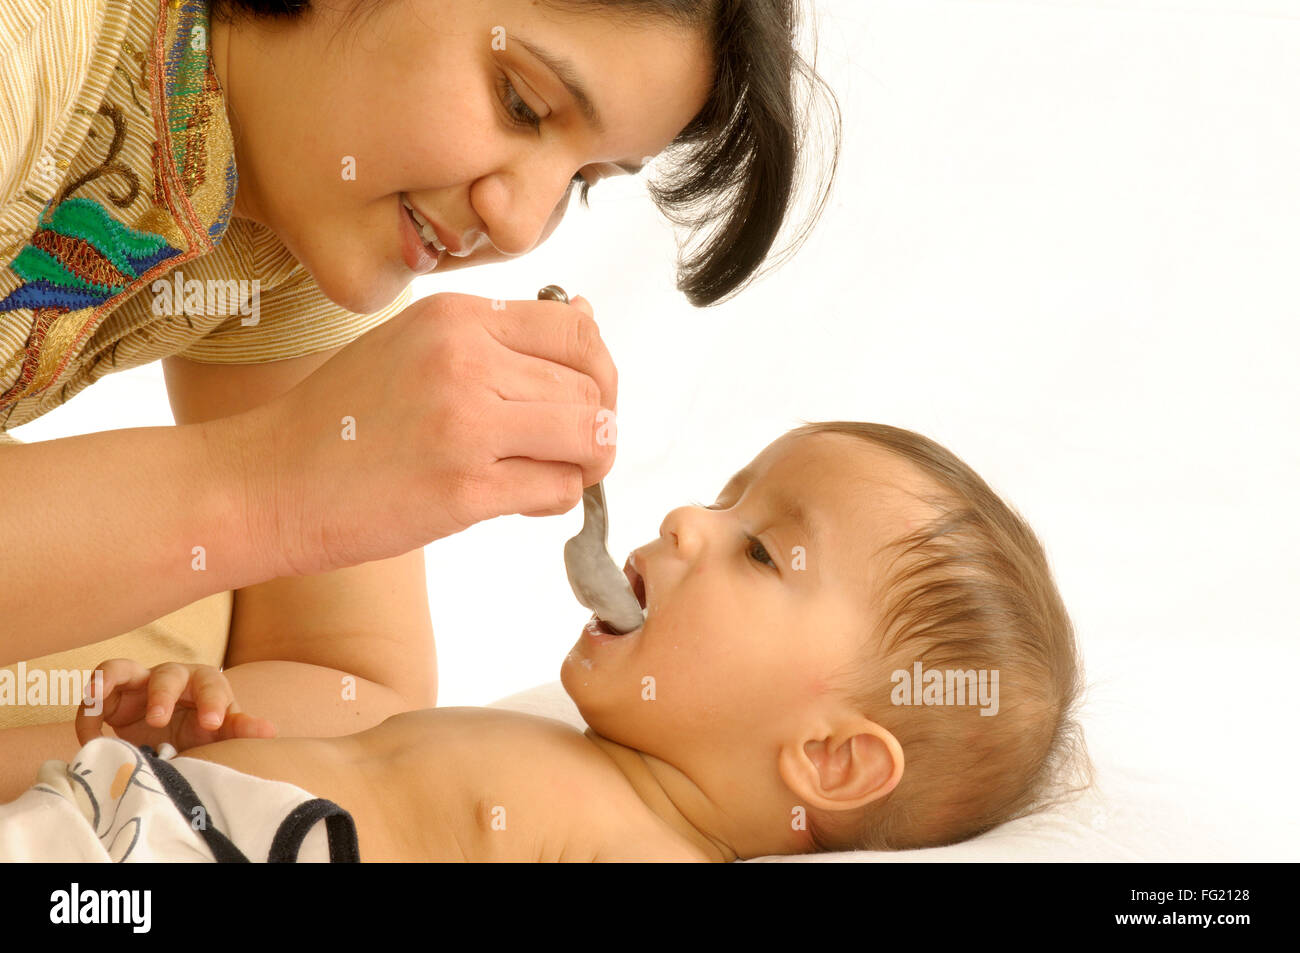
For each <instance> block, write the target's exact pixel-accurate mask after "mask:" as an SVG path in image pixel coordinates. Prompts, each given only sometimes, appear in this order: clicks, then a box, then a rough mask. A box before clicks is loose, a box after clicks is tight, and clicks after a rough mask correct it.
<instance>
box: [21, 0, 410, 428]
mask: <svg viewBox="0 0 1300 953" xmlns="http://www.w3.org/2000/svg"><path fill="white" fill-rule="evenodd" d="M208 26H209V24H208V0H3V3H0V442H4V439H5V437H4V433H3V431H5V430H9V429H12V428H14V427H18V426H21V425H22V424H24V423H27V422H28V421H31V420H34V419H35V418H37V417H39V416H41V415H42V414H44V413H45V412H47V411H49V410H51V409H53V408H54V407H57V406H58V405H60V404H61V403H63V402H65V401H66V400H68V399H70V398H71V397H72V396H74V395H75V394H76V393H77V392H78V391H80V390H82V389H83V388H85V387H87V386H89V385H90V384H92V383H94V382H95V381H96V380H98V379H99V378H100V377H103V376H104V375H105V374H111V373H113V372H114V371H117V370H123V369H125V368H129V367H135V366H137V365H140V364H147V363H149V362H152V361H155V360H158V359H159V358H162V357H165V356H167V355H171V354H179V355H181V356H183V357H187V358H189V359H191V360H195V361H203V362H208V363H258V362H262V361H274V360H281V359H283V358H289V357H297V356H300V355H303V354H311V353H313V352H316V351H322V350H326V349H328V348H332V347H337V346H340V345H343V344H346V343H348V342H350V341H352V340H355V339H356V338H357V337H359V336H360V335H361V334H363V333H364V332H365V331H367V330H369V329H371V328H373V327H375V326H376V325H378V324H381V323H382V322H384V321H385V320H387V319H388V318H389V317H391V316H392V315H394V314H396V313H397V312H399V311H401V310H402V309H403V308H405V307H406V306H407V305H408V304H409V303H410V289H409V288H408V289H407V290H406V291H404V292H403V294H402V295H401V296H400V297H399V298H398V299H397V300H396V301H394V302H393V303H392V304H391V305H389V306H388V307H387V308H385V309H384V310H382V311H379V312H377V313H375V314H369V315H361V314H355V313H353V312H351V311H348V310H346V309H344V308H342V307H340V306H339V305H337V304H335V303H334V302H332V301H330V300H329V299H328V298H326V297H325V295H324V294H323V293H322V292H321V290H320V289H319V287H318V286H317V285H316V283H315V281H314V280H313V279H312V278H311V276H310V275H309V274H308V273H307V271H306V270H305V269H304V268H303V267H302V265H301V264H299V263H298V262H297V260H296V259H294V258H293V257H292V256H291V255H290V254H289V252H288V250H287V249H286V248H285V247H284V245H283V244H282V243H281V242H280V241H279V240H278V239H277V238H276V237H275V235H274V233H273V232H271V231H270V230H269V229H268V228H266V227H265V226H262V225H259V224H256V223H254V222H250V221H248V220H246V219H234V220H233V221H232V220H231V218H230V212H231V209H232V208H233V205H234V195H235V190H236V187H237V180H238V176H237V172H236V169H235V162H234V150H233V144H232V140H231V133H230V126H229V124H228V121H227V116H226V109H225V100H224V94H223V92H222V90H221V87H220V84H219V82H218V81H217V77H216V73H215V71H214V70H213V69H212V66H211V60H210V57H209V53H208V49H209V45H208V43H207V36H208ZM254 281H256V282H257V284H256V285H254ZM254 287H256V288H257V295H258V297H257V309H256V311H254V310H253V307H252V305H253V300H254V299H253V297H252V290H253V288H254ZM195 289H197V290H198V293H197V296H196V294H195ZM175 292H180V293H179V294H177V293H175Z"/></svg>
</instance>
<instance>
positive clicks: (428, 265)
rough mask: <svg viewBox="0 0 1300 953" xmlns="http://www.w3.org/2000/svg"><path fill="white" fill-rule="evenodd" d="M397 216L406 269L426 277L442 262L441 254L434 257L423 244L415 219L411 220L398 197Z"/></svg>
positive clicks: (430, 250) (431, 251) (400, 198)
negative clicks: (416, 228)
mask: <svg viewBox="0 0 1300 953" xmlns="http://www.w3.org/2000/svg"><path fill="white" fill-rule="evenodd" d="M397 214H398V217H399V218H400V219H401V224H400V226H399V228H400V229H401V240H402V258H403V259H404V260H405V261H406V267H407V268H410V269H411V271H413V272H415V273H416V274H417V275H427V274H428V273H429V272H431V271H433V270H434V269H435V268H437V267H438V262H440V261H441V260H442V253H441V252H440V253H438V254H436V255H435V254H434V252H433V250H432V249H431V248H430V247H429V246H428V245H426V244H425V243H424V239H422V238H421V237H420V233H419V232H417V231H416V230H415V219H413V218H411V213H410V212H408V211H407V210H406V206H404V205H403V204H402V197H401V196H400V195H399V196H398V197H397Z"/></svg>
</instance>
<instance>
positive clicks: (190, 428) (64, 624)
mask: <svg viewBox="0 0 1300 953" xmlns="http://www.w3.org/2000/svg"><path fill="white" fill-rule="evenodd" d="M257 461H258V448H257V446H256V443H255V438H254V431H253V429H252V428H251V427H249V426H247V420H246V418H245V415H238V416H235V417H226V418H223V419H221V420H214V421H209V422H206V423H201V424H183V425H179V426H170V427H136V428H131V429H127V430H110V431H105V432H101V433H93V434H84V435H80V436H76V437H65V438H63V439H60V440H49V441H45V442H41V443H31V444H17V445H13V446H8V445H6V446H4V447H0V664H11V663H13V662H16V661H19V660H21V659H30V658H34V657H38V656H41V655H46V654H49V653H51V652H57V651H62V650H64V649H69V648H74V647H77V646H80V645H87V644H90V643H93V642H98V641H101V640H103V639H107V638H112V637H113V636H116V635H120V634H122V633H123V632H128V631H130V630H131V629H134V628H137V627H139V626H142V625H144V624H145V623H148V622H151V621H153V620H154V619H157V618H159V617H161V616H164V615H166V614H167V613H169V612H172V611H174V610H176V609H178V608H180V607H182V606H185V605H188V604H189V603H191V602H194V601H196V600H198V599H201V598H203V597H204V596H208V595H211V594H212V593H214V592H222V591H224V590H227V589H235V588H239V587H241V586H246V585H252V584H254V583H257V582H262V581H264V580H266V579H270V578H274V577H275V576H276V575H278V574H279V571H280V569H279V566H277V565H276V562H275V552H274V547H272V546H269V545H267V543H266V539H267V533H266V531H265V529H264V527H265V526H266V525H267V524H268V520H269V519H270V518H272V516H273V514H271V513H270V505H269V502H268V501H269V493H268V492H267V490H266V487H265V485H264V480H265V478H264V477H263V473H264V472H266V468H264V467H259V466H258V463H257Z"/></svg>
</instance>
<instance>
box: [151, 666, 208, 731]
mask: <svg viewBox="0 0 1300 953" xmlns="http://www.w3.org/2000/svg"><path fill="white" fill-rule="evenodd" d="M195 675H197V673H195ZM190 678H191V675H190V670H189V668H188V667H186V666H184V665H182V664H180V663H179V662H164V663H163V664H162V665H157V666H155V667H154V668H153V671H152V673H151V675H150V677H149V701H148V710H147V711H146V712H145V716H144V720H145V724H148V725H152V726H153V727H154V728H161V727H162V726H163V725H165V724H167V723H168V722H169V721H171V720H172V713H173V712H174V711H175V710H176V703H177V702H178V701H180V700H181V698H183V697H185V694H186V690H187V689H188V688H189V684H190Z"/></svg>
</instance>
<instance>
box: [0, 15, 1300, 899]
mask: <svg viewBox="0 0 1300 953" xmlns="http://www.w3.org/2000/svg"><path fill="white" fill-rule="evenodd" d="M1298 18H1300V2H1282V0H1273V2H1254V3H1247V2H1229V0H1216V2H1209V0H1205V2H1197V3H1175V2H1155V0H1149V2H1106V3H1066V2H1024V3H993V2H974V0H952V2H933V0H931V2H926V0H894V2H864V0H818V2H817V25H818V33H819V40H820V43H819V54H818V61H817V66H818V68H819V70H820V71H821V72H822V74H823V75H824V76H825V77H826V78H827V79H828V80H829V82H830V84H831V86H832V88H833V89H834V90H835V92H836V94H837V96H838V98H839V101H840V105H841V108H842V110H843V118H844V143H843V153H842V157H841V162H840V174H839V178H838V182H837V185H836V190H835V193H834V197H833V200H832V204H831V205H830V207H829V208H828V210H827V213H826V215H825V217H824V219H823V220H822V222H821V224H820V226H819V227H818V229H817V230H816V232H815V233H814V235H813V237H812V239H811V240H810V241H809V242H808V243H807V244H806V245H805V246H804V247H803V249H802V250H801V251H800V253H799V254H798V255H797V256H796V257H795V258H794V259H793V260H792V261H791V262H790V263H789V264H787V265H786V266H785V267H783V268H782V269H780V270H778V271H776V272H774V273H772V274H771V275H770V276H769V277H768V278H767V279H766V280H764V281H763V282H761V283H760V284H758V285H756V286H754V287H752V288H751V289H750V290H748V291H747V292H745V293H744V294H742V295H741V296H740V297H739V298H738V299H737V300H735V301H733V302H731V303H729V304H727V305H725V306H722V307H718V308H713V309H705V310H695V309H692V308H691V307H690V306H689V305H688V304H687V303H686V302H685V300H684V299H683V298H682V297H681V296H680V295H679V294H678V293H677V292H675V291H674V290H673V282H674V272H673V267H672V264H673V259H674V252H675V249H674V238H673V234H672V232H671V230H670V228H669V226H668V225H667V224H666V223H665V222H663V221H662V220H661V219H660V218H659V217H658V215H657V213H656V212H655V211H654V209H653V207H652V206H651V205H650V203H649V201H648V200H647V199H646V198H645V197H644V191H643V185H642V184H641V183H640V182H639V181H638V180H625V181H618V180H611V181H608V182H604V183H602V184H601V185H599V186H598V187H597V188H596V189H594V190H593V192H592V196H591V200H592V210H591V211H590V212H587V211H584V210H583V209H581V207H580V206H578V204H577V202H576V200H575V201H574V204H573V207H572V210H571V211H570V213H569V216H568V218H567V220H566V221H565V223H564V224H563V225H562V226H561V228H560V229H559V231H557V232H556V234H555V235H554V236H553V237H552V238H551V240H550V241H549V242H548V243H547V244H546V245H545V246H544V247H543V248H541V249H540V250H538V251H537V252H535V253H534V254H532V255H530V256H528V257H526V258H523V259H521V260H518V261H516V262H513V263H510V264H508V265H498V266H490V267H485V268H479V269H475V270H472V271H460V272H456V273H453V274H448V275H446V276H441V277H440V276H437V275H432V276H429V277H428V278H425V279H421V281H420V283H419V285H418V286H417V289H416V292H417V294H420V295H422V294H428V293H434V292H437V291H460V292H468V293H475V294H481V295H484V296H488V297H504V298H514V297H532V296H533V295H534V294H535V292H536V289H537V288H539V287H540V286H542V285H544V284H548V283H551V282H555V283H558V284H561V285H563V286H564V287H565V288H566V289H568V291H569V292H570V293H571V294H576V293H581V294H583V295H585V296H586V297H588V298H589V299H590V300H591V301H592V302H593V303H594V305H595V307H596V309H597V318H598V320H599V321H600V325H601V329H602V332H603V334H604V336H605V339H606V341H607V342H608V344H609V347H610V349H611V351H612V353H613V355H614V358H615V360H616V361H617V363H618V366H619V372H620V380H621V389H620V394H619V405H620V418H619V456H618V462H617V464H616V466H615V469H614V471H613V472H612V474H611V475H610V477H609V478H608V479H607V481H606V488H607V491H608V494H609V500H610V506H611V516H612V529H611V539H610V548H611V550H612V552H613V553H614V554H615V556H616V557H617V559H618V560H619V562H620V563H621V562H622V559H623V558H624V556H625V554H626V553H627V552H628V550H629V549H631V548H633V547H635V546H637V545H640V544H641V543H643V542H645V541H647V540H648V539H650V538H652V537H653V535H654V534H656V533H657V532H658V528H659V524H660V521H661V520H662V518H663V516H664V514H665V513H667V512H668V511H669V510H670V509H672V508H673V507H675V506H678V505H682V504H684V503H688V502H691V501H698V502H705V503H708V502H712V500H713V498H714V495H715V494H716V493H717V491H718V490H719V489H720V488H721V486H722V484H723V483H724V482H725V480H726V479H727V478H728V477H729V476H730V475H731V474H732V473H733V472H734V471H735V470H737V469H739V468H740V467H741V466H743V465H744V464H745V463H746V462H747V461H748V460H749V459H750V458H751V457H752V456H753V455H754V454H755V453H757V452H758V451H759V450H760V449H761V448H762V447H763V446H764V445H765V444H766V443H768V442H769V441H770V440H772V439H774V438H775V437H776V436H777V435H779V434H780V433H782V432H784V431H785V430H787V429H788V428H790V427H792V426H796V425H798V424H799V423H800V422H801V421H802V420H804V419H807V420H817V419H840V418H844V419H861V420H871V421H879V422H883V423H889V424H894V425H897V426H902V427H907V428H910V429H914V430H917V431H920V432H922V433H925V434H926V435H928V436H930V437H932V438H934V439H936V440H938V441H939V442H941V443H943V444H945V445H947V446H948V447H950V448H951V449H952V450H954V451H955V452H956V453H957V454H958V455H959V456H961V457H963V458H964V459H965V460H966V461H967V462H968V463H970V464H971V465H972V466H973V467H974V468H975V469H976V470H977V471H979V472H980V473H981V474H982V475H983V476H984V477H985V478H986V479H987V480H988V481H989V482H990V483H991V484H992V485H993V486H994V488H995V489H997V490H999V491H1000V492H1001V493H1002V494H1003V495H1004V497H1005V498H1006V499H1007V500H1008V501H1009V502H1011V503H1012V504H1013V505H1014V506H1016V507H1017V508H1018V509H1019V510H1020V511H1021V512H1022V513H1023V514H1024V515H1025V516H1026V517H1027V518H1028V520H1029V522H1030V523H1031V525H1032V526H1033V527H1034V528H1035V529H1036V531H1037V532H1038V533H1039V535H1040V536H1041V537H1042V538H1043V540H1044V541H1045V543H1046V545H1047V548H1048V553H1049V557H1050V558H1051V560H1052V563H1053V566H1054V569H1055V572H1056V576H1057V580H1058V583H1059V586H1060V588H1061V591H1062V593H1063V595H1064V598H1065V601H1066V604H1067V605H1068V606H1069V608H1070V610H1071V614H1072V617H1073V619H1074V622H1075V624H1076V627H1077V631H1078V636H1079V639H1080V642H1081V645H1082V648H1083V652H1084V655H1085V658H1086V663H1087V669H1088V676H1089V681H1090V685H1091V687H1090V692H1089V697H1088V703H1087V707H1086V708H1085V712H1084V721H1085V725H1086V726H1087V729H1088V739H1089V744H1090V746H1091V748H1092V752H1093V756H1094V758H1095V759H1097V760H1099V761H1101V762H1103V763H1111V762H1116V763H1122V764H1124V765H1125V766H1126V767H1127V768H1128V769H1130V770H1131V771H1133V772H1136V774H1137V775H1138V776H1140V777H1145V778H1147V779H1149V780H1150V781H1152V782H1153V783H1157V782H1158V783H1166V784H1167V783H1177V784H1179V785H1181V786H1182V789H1184V790H1186V791H1187V792H1188V798H1189V802H1188V803H1190V802H1191V800H1192V799H1200V798H1201V797H1202V796H1204V798H1205V799H1208V800H1206V801H1205V803H1206V804H1210V805H1212V806H1211V807H1208V808H1205V809H1202V810H1199V812H1190V813H1189V815H1188V820H1189V821H1190V822H1191V823H1195V824H1200V825H1206V824H1208V825H1217V829H1218V832H1219V833H1220V834H1221V835H1222V836H1225V837H1228V838H1229V839H1230V840H1231V841H1233V842H1234V843H1239V844H1241V845H1242V852H1243V853H1242V856H1243V857H1245V856H1261V855H1264V854H1267V855H1269V856H1279V857H1286V858H1289V859H1293V860H1294V859H1297V856H1300V850H1298V849H1297V845H1298V844H1300V838H1297V836H1296V827H1295V826H1294V823H1295V822H1294V821H1292V820H1290V818H1289V817H1288V816H1287V814H1288V812H1289V809H1290V808H1289V804H1290V802H1291V801H1292V799H1293V792H1294V790H1295V789H1296V785H1297V781H1298V780H1300V771H1297V768H1296V767H1295V758H1296V756H1295V751H1296V744H1295V738H1294V731H1295V728H1296V724H1297V719H1296V715H1295V708H1294V697H1295V693H1296V688H1295V684H1294V682H1295V678H1296V676H1297V673H1298V672H1300V665H1298V664H1297V663H1300V657H1298V655H1300V653H1298V651H1297V636H1300V599H1298V598H1297V588H1298V587H1297V583H1298V582H1300V579H1298V578H1297V577H1298V576H1300V573H1298V572H1297V566H1298V564H1300V559H1298V558H1297V552H1296V550H1297V545H1298V543H1297V540H1298V539H1300V517H1298V516H1297V511H1298V507H1297V499H1296V488H1297V487H1298V486H1300V441H1297V439H1296V435H1295V431H1296V418H1297V411H1298V410H1300V385H1298V384H1297V381H1296V363H1297V357H1298V356H1300V333H1298V332H1297V330H1296V328H1297V310H1298V309H1297V305H1296V299H1297V293H1298V292H1300V288H1298V287H1297V275H1298V274H1300V225H1297V222H1300V185H1298V184H1297V182H1298V180H1300V19H1298ZM170 422H171V416H170V412H169V410H168V405H167V400H166V393H165V388H164V386H163V380H162V373H161V367H160V366H158V365H154V366H151V367H145V368H139V369H135V370H131V371H126V372H123V373H120V374H116V375H113V376H110V377H108V378H107V379H105V380H103V381H102V382H100V383H99V384H97V385H96V386H95V387H93V388H91V389H90V390H88V391H86V392H83V393H82V394H81V395H79V396H78V397H77V398H75V399H74V400H73V401H72V402H71V403H69V404H68V405H66V406H64V407H62V408H59V409H58V410H56V411H54V412H52V413H51V414H48V415H47V416H46V417H44V418H42V419H40V420H38V421H36V422H34V423H32V424H30V425H28V426H25V427H23V428H21V429H19V430H16V431H15V435H16V436H17V437H18V438H19V439H21V440H24V441H29V442H30V441H36V440H42V439H50V438H55V437H61V436H66V435H70V434H75V433H83V432H88V431H94V430H104V429H112V428H119V427H130V426H147V425H157V424H166V423H170ZM580 524H581V508H580V507H579V508H578V509H577V510H575V511H573V512H571V513H569V514H567V515H566V516H563V517H555V518H550V519H544V520H536V519H525V518H523V517H511V518H505V519H500V520H497V521H495V522H492V523H490V524H485V525H479V526H477V527H474V528H472V529H471V530H469V531H468V532H466V533H464V534H462V535H460V536H458V537H456V538H453V539H446V540H441V541H438V542H436V543H434V544H433V545H431V546H429V547H428V549H427V559H428V565H429V593H430V602H431V606H432V613H433V619H434V625H435V632H436V634H437V638H438V655H439V663H440V666H441V679H440V691H441V703H442V704H446V705H464V704H484V703H487V702H490V701H492V700H494V699H496V698H498V697H500V696H503V695H506V694H509V693H511V692H514V691H518V690H520V689H524V688H527V687H529V686H533V685H537V684H539V683H542V682H549V681H553V680H554V679H555V678H557V677H558V671H559V665H560V660H561V659H562V657H563V656H564V654H565V652H566V651H567V649H568V647H569V646H570V645H571V644H572V643H573V641H574V640H575V638H576V637H577V633H578V630H579V628H580V627H581V625H582V623H583V621H584V620H585V619H586V618H587V616H588V613H587V611H586V610H584V609H582V608H581V607H580V606H578V605H577V603H576V602H575V601H574V600H573V597H572V595H571V593H570V591H569V588H568V585H567V582H566V579H565V574H564V567H563V563H562V560H561V549H562V547H563V543H564V541H565V539H567V538H568V537H569V536H571V535H572V534H573V533H575V532H577V530H578V528H579V526H580ZM503 583H504V584H505V585H506V586H507V591H508V593H509V597H508V598H500V597H498V596H497V593H498V592H499V591H500V587H501V586H502V585H503ZM798 640H799V635H798V634H797V633H791V651H797V646H798ZM1224 886H1231V885H1224Z"/></svg>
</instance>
